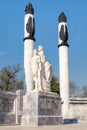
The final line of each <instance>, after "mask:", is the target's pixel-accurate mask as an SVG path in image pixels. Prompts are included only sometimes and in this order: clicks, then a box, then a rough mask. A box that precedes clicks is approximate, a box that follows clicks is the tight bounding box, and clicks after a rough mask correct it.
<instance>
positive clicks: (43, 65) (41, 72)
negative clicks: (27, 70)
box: [32, 46, 52, 91]
mask: <svg viewBox="0 0 87 130" xmlns="http://www.w3.org/2000/svg"><path fill="white" fill-rule="evenodd" d="M32 75H33V83H34V87H35V89H34V90H40V91H51V90H50V82H51V79H52V67H51V64H50V63H49V62H48V61H46V58H45V56H44V49H43V47H42V46H39V47H38V51H37V50H36V49H34V50H33V57H32Z"/></svg>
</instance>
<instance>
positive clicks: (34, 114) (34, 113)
mask: <svg viewBox="0 0 87 130" xmlns="http://www.w3.org/2000/svg"><path fill="white" fill-rule="evenodd" d="M62 123H63V120H62V117H61V102H60V98H59V96H58V94H56V93H52V92H41V91H37V92H36V91H35V92H34V91H33V92H30V93H26V95H25V96H24V102H23V116H22V118H21V125H29V126H39V125H57V124H62Z"/></svg>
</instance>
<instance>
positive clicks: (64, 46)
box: [58, 12, 69, 119]
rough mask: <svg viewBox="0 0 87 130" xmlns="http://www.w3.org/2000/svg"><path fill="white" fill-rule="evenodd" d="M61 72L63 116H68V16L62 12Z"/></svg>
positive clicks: (59, 31)
mask: <svg viewBox="0 0 87 130" xmlns="http://www.w3.org/2000/svg"><path fill="white" fill-rule="evenodd" d="M58 20H59V26H58V33H59V44H58V47H59V72H60V97H61V99H62V116H63V118H64V119H65V118H68V111H69V75H68V73H69V72H68V47H69V45H68V42H67V40H68V31H67V23H66V21H67V20H66V16H65V14H64V13H63V12H62V13H61V14H60V16H59V19H58Z"/></svg>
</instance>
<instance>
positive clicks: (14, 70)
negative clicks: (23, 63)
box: [0, 65, 23, 91]
mask: <svg viewBox="0 0 87 130" xmlns="http://www.w3.org/2000/svg"><path fill="white" fill-rule="evenodd" d="M20 70H21V68H20V65H13V66H8V67H4V68H3V69H2V70H1V71H0V89H1V90H7V91H11V90H17V89H18V88H20V89H21V88H23V80H21V79H19V78H18V73H19V72H20Z"/></svg>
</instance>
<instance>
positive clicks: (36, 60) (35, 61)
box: [32, 49, 42, 90]
mask: <svg viewBox="0 0 87 130" xmlns="http://www.w3.org/2000/svg"><path fill="white" fill-rule="evenodd" d="M32 75H33V81H34V86H35V90H42V80H41V59H40V56H39V55H38V53H37V50H36V49H34V50H33V57H32Z"/></svg>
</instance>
